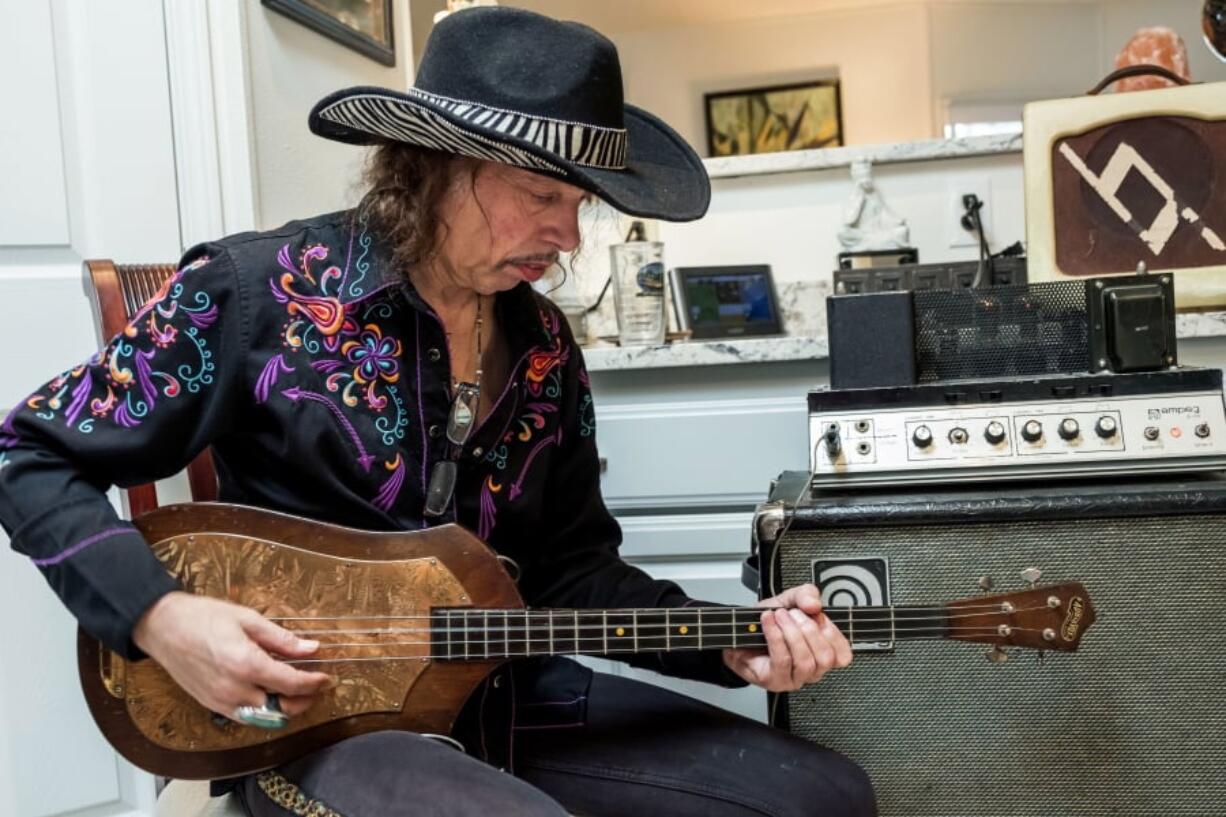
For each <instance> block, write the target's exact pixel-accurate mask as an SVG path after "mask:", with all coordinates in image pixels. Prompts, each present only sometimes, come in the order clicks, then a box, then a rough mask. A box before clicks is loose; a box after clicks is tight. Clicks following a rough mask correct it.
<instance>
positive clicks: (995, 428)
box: [983, 420, 1005, 445]
mask: <svg viewBox="0 0 1226 817" xmlns="http://www.w3.org/2000/svg"><path fill="white" fill-rule="evenodd" d="M983 438H984V439H985V440H987V441H988V442H989V443H991V444H992V445H998V444H1000V443H1003V442H1004V441H1005V427H1004V426H1003V425H1001V424H1000V423H998V422H996V421H995V420H993V421H992V422H990V423H988V427H987V428H985V429H984V430H983Z"/></svg>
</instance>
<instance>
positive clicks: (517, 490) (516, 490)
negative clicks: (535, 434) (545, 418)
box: [507, 428, 562, 502]
mask: <svg viewBox="0 0 1226 817" xmlns="http://www.w3.org/2000/svg"><path fill="white" fill-rule="evenodd" d="M561 440H562V429H560V428H559V429H558V432H557V433H556V434H552V435H550V436H548V437H545V438H544V439H542V440H540V441H538V442H537V444H536V445H535V446H533V447H532V451H530V452H529V453H528V458H527V459H525V460H524V467H523V468H522V469H520V472H519V479H517V480H515V481H514V482H512V483H511V490H510V492H509V493H508V494H507V499H508V500H510V501H511V502H514V501H515V500H517V499H519V497H520V495H521V494H522V493H523V492H524V479H525V478H527V476H528V469H529V468H531V467H532V461H533V460H535V459H536V455H537V454H539V453H541V451H542V450H544V448H545V447H546V446H549V445H554V444H557V443H559V442H561Z"/></svg>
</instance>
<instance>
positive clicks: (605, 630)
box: [601, 610, 609, 655]
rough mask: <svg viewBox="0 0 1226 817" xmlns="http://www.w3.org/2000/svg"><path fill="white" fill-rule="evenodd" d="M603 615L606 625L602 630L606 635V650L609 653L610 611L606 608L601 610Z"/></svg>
mask: <svg viewBox="0 0 1226 817" xmlns="http://www.w3.org/2000/svg"><path fill="white" fill-rule="evenodd" d="M601 615H602V616H603V618H604V626H603V627H602V628H601V632H602V633H603V635H604V652H605V654H606V655H607V654H608V652H609V611H608V610H604V611H602V612H601Z"/></svg>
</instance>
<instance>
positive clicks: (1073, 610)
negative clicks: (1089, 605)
mask: <svg viewBox="0 0 1226 817" xmlns="http://www.w3.org/2000/svg"><path fill="white" fill-rule="evenodd" d="M1085 611H1086V603H1085V601H1084V600H1083V599H1082V598H1081V596H1073V598H1072V599H1070V600H1069V603H1068V615H1066V616H1065V617H1064V623H1063V624H1061V625H1060V636H1061V637H1062V638H1063V639H1064V640H1065V641H1076V640H1077V630H1078V628H1080V627H1081V617H1082V616H1083V615H1085Z"/></svg>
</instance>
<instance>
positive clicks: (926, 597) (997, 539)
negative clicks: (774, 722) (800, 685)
mask: <svg viewBox="0 0 1226 817" xmlns="http://www.w3.org/2000/svg"><path fill="white" fill-rule="evenodd" d="M1224 523H1226V516H1221V515H1200V516H1184V517H1165V518H1139V519H1135V518H1134V519H1124V520H1121V521H1118V522H1111V521H1105V520H1090V519H1086V520H1080V521H1071V520H1070V521H1055V522H1053V521H1046V522H1035V523H1029V524H1009V525H1004V524H1000V525H985V524H974V525H945V526H926V527H899V528H894V529H857V530H846V529H844V530H808V531H802V530H796V529H795V528H793V529H792V530H789V531H788V532H787V533H785V534H784V536H783V537H782V539H781V541H780V544H779V546H778V552H779V554H780V561H779V568H778V569H779V572H780V577H781V583H780V582H772V586H775V587H779V586H790V585H794V584H798V583H801V582H804V581H812V569H811V567H810V565H811V560H812V559H814V558H823V559H829V558H831V557H838V556H858V557H866V556H885V557H888V558H889V560H890V561H889V565H890V572H891V585H892V593H893V597H892V601H893V603H895V604H917V603H918V604H923V603H932V602H936V601H948V600H953V599H958V598H963V597H967V596H974V595H977V594H978V593H979V591H978V589H977V587H976V582H977V580H978V579H979V577H980V576H983V575H990V576H992V577H993V578H994V579H995V580H996V588H995V590H994V591H993V592H1008V591H1009V590H1013V589H1020V588H1022V587H1024V585H1023V584H1022V582H1021V579H1020V577H1019V571H1020V570H1021V569H1023V568H1026V567H1031V566H1035V567H1040V568H1042V569H1043V571H1044V572H1043V578H1042V580H1041V581H1042V582H1043V583H1049V582H1050V583H1056V582H1059V581H1067V580H1079V581H1082V582H1084V583H1085V586H1086V589H1087V590H1088V592H1089V594H1090V599H1091V602H1092V603H1093V605H1094V607H1095V611H1096V613H1097V616H1098V620H1097V622H1096V623H1095V624H1094V626H1093V627H1091V629H1090V630H1089V631H1088V632H1087V633H1086V634H1085V636H1084V638H1083V640H1082V642H1081V647H1080V649H1079V650H1078V652H1076V653H1049V654H1048V655H1047V658H1046V661H1045V662H1044V664H1043V665H1042V666H1040V665H1039V664H1038V662H1037V660H1036V659H1037V654H1036V653H1034V652H1022V651H1016V652H1014V653H1013V656H1012V659H1011V660H1010V661H1009V662H1007V663H1006V664H1003V665H997V664H992V663H990V662H989V661H987V660H985V657H984V653H985V651H986V650H987V647H986V645H978V644H964V643H960V642H950V641H913V642H903V643H900V644H898V645H896V647H895V649H894V651H893V652H892V653H879V654H866V653H857V655H856V658H855V660H854V661H853V663H852V666H851V667H849V668H847V669H845V670H840V671H838V672H834V673H831V674H830V675H828V676H826V678H825V679H824V680H822V681H821V683H819V684H816V685H814V686H812V687H808V688H806V689H804V690H801V691H800V692H798V693H793V694H792V695H791V696H790V699H789V712H790V717H791V727H790V728H791V730H792V732H794V733H796V734H798V735H800V736H802V737H805V738H808V739H810V740H814V741H816V742H818V743H821V744H824V745H827V746H830V747H833V748H835V749H838V750H840V751H842V752H844V753H845V754H847V755H849V756H851V757H852V758H854V759H855V760H857V761H858V762H859V763H860V764H861V765H863V766H864V767H865V768H866V769H867V771H868V772H869V774H870V775H871V776H872V778H873V780H874V783H875V785H876V788H877V791H878V796H879V798H880V806H881V814H882V815H883V817H890V816H896V817H904V816H905V817H928V815H932V816H933V817H935V816H936V815H940V817H960V816H964V817H991V816H992V815H1001V817H1004V816H1005V815H1008V817H1032V816H1033V817H1054V816H1057V815H1058V816H1059V817H1073V816H1074V815H1096V817H1097V815H1107V814H1110V815H1119V817H1154V815H1159V814H1160V815H1166V817H1170V816H1171V815H1221V814H1224V813H1226V651H1223V649H1222V644H1221V641H1222V630H1223V625H1226V524H1224Z"/></svg>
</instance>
